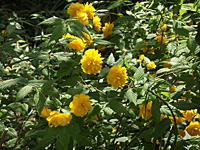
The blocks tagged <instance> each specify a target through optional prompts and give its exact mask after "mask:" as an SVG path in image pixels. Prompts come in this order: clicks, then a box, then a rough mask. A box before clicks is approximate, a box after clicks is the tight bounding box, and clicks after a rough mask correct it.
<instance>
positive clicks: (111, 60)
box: [106, 53, 115, 66]
mask: <svg viewBox="0 0 200 150" xmlns="http://www.w3.org/2000/svg"><path fill="white" fill-rule="evenodd" d="M106 63H107V64H108V65H109V66H113V65H114V64H115V57H114V55H113V53H111V54H110V56H109V57H108V59H107V61H106Z"/></svg>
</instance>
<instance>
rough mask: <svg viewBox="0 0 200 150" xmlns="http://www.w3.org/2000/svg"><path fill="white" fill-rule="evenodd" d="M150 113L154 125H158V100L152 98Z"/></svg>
mask: <svg viewBox="0 0 200 150" xmlns="http://www.w3.org/2000/svg"><path fill="white" fill-rule="evenodd" d="M151 113H152V117H153V120H154V121H155V123H156V125H158V123H159V121H160V102H159V100H157V99H156V100H154V101H153V104H152V108H151Z"/></svg>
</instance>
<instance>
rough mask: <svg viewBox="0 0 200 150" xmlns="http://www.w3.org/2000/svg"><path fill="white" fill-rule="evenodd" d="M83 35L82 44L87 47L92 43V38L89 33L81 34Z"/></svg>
mask: <svg viewBox="0 0 200 150" xmlns="http://www.w3.org/2000/svg"><path fill="white" fill-rule="evenodd" d="M82 33H83V35H84V36H85V38H84V37H83V40H84V42H85V43H86V44H87V46H89V45H90V44H91V43H92V42H93V37H92V35H91V34H90V32H89V31H88V33H89V34H87V33H85V32H82Z"/></svg>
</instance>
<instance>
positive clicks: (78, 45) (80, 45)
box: [63, 33, 86, 52]
mask: <svg viewBox="0 0 200 150" xmlns="http://www.w3.org/2000/svg"><path fill="white" fill-rule="evenodd" d="M64 37H69V38H74V40H73V41H71V42H70V43H68V44H67V46H68V47H70V48H73V49H76V50H77V51H79V52H80V51H81V50H83V49H84V48H86V44H85V43H84V42H83V41H82V40H81V39H80V38H78V37H76V36H73V35H71V34H69V33H67V35H63V38H64Z"/></svg>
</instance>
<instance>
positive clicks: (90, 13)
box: [85, 2, 95, 19]
mask: <svg viewBox="0 0 200 150" xmlns="http://www.w3.org/2000/svg"><path fill="white" fill-rule="evenodd" d="M85 10H86V12H87V15H88V19H92V18H93V17H94V14H95V13H94V11H95V8H94V7H93V6H92V3H90V4H88V2H87V3H86V4H85Z"/></svg>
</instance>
